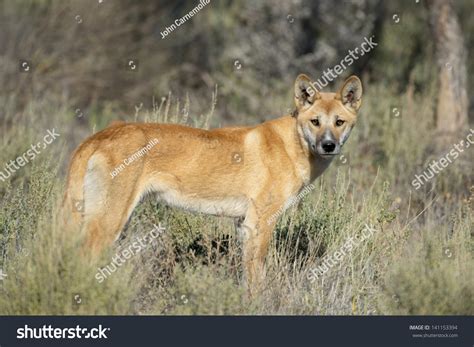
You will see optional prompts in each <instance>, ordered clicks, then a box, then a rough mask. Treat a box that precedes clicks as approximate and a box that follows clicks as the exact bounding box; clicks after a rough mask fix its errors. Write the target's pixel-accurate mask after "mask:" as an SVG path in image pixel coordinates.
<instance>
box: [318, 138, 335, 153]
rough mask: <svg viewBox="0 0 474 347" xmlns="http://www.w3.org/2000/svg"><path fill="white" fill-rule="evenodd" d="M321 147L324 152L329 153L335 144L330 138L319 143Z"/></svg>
mask: <svg viewBox="0 0 474 347" xmlns="http://www.w3.org/2000/svg"><path fill="white" fill-rule="evenodd" d="M321 147H323V149H324V152H326V153H331V152H332V151H334V150H335V149H336V144H335V143H334V142H332V141H331V140H328V141H324V142H323V143H321Z"/></svg>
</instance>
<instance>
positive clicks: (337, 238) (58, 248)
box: [0, 86, 474, 315]
mask: <svg viewBox="0 0 474 347" xmlns="http://www.w3.org/2000/svg"><path fill="white" fill-rule="evenodd" d="M430 93H431V92H430V91H427V92H426V94H421V95H416V96H412V95H409V94H403V95H401V96H397V97H395V96H393V93H392V92H391V91H390V90H389V89H387V88H385V87H383V86H380V88H376V87H375V88H373V89H372V90H369V91H368V92H367V95H366V96H365V100H364V101H365V103H364V106H363V110H362V114H361V117H360V120H359V123H358V124H357V126H356V129H355V130H354V133H353V135H352V136H351V138H350V140H349V142H348V144H347V145H346V147H345V149H344V154H346V158H348V161H347V162H344V161H342V160H336V161H335V163H333V164H332V166H331V167H330V169H329V170H328V171H327V172H326V173H325V174H324V175H323V176H322V177H321V178H319V179H318V180H317V181H316V182H315V186H316V189H315V190H314V191H313V192H311V193H310V194H308V196H306V197H305V198H304V200H303V201H302V202H301V203H300V204H299V206H296V207H294V208H291V209H290V210H288V211H286V212H285V214H284V215H283V216H282V217H281V218H280V220H279V223H278V226H277V229H276V231H275V233H274V239H273V241H272V244H271V249H270V254H269V257H268V259H267V279H266V284H265V287H264V289H263V290H262V292H261V293H260V294H259V295H258V296H257V297H254V298H252V299H249V298H248V297H247V296H246V293H245V291H244V290H243V287H242V278H241V277H242V274H241V268H242V266H241V259H240V254H241V249H240V245H239V242H238V241H237V238H236V235H235V233H234V228H233V223H232V221H231V220H228V219H225V218H219V217H209V216H205V215H200V214H190V213H186V212H183V211H179V210H175V209H171V208H168V207H166V206H163V205H161V204H158V203H157V202H156V201H154V200H153V199H148V200H146V201H144V202H143V203H142V204H140V206H139V207H138V208H137V210H136V211H135V212H134V213H133V215H132V218H131V220H130V222H129V224H128V226H127V229H126V230H125V231H124V233H123V236H122V238H121V239H120V240H119V242H118V244H117V245H115V246H114V248H113V249H111V250H109V252H108V253H107V254H104V255H103V257H101V259H98V260H96V261H93V262H92V261H89V260H87V259H88V258H87V256H86V255H85V254H83V253H82V252H81V250H80V247H79V244H80V241H81V240H80V238H79V236H78V235H75V234H73V233H71V232H68V230H63V229H62V228H61V225H58V223H56V221H55V215H56V210H57V205H58V201H60V196H61V191H62V189H63V184H64V171H65V162H67V158H68V156H69V154H70V151H71V149H72V148H73V147H74V146H75V145H77V143H78V142H79V141H80V140H82V139H83V138H85V137H86V136H87V135H89V134H91V133H92V132H93V131H94V130H95V131H96V130H98V129H100V128H102V127H104V126H105V125H106V124H107V123H108V122H109V120H112V119H113V118H114V115H113V112H112V111H110V112H108V111H107V109H105V110H102V111H101V113H100V114H98V113H97V114H95V113H94V112H93V111H90V112H89V114H88V115H87V117H86V118H87V119H80V120H79V119H77V118H75V117H74V112H73V111H71V110H74V106H73V104H72V103H71V102H69V101H68V100H67V99H66V100H64V99H59V100H58V99H55V98H54V97H50V98H48V97H47V98H46V100H42V101H39V99H32V100H31V101H30V103H29V105H28V107H27V108H26V109H25V112H24V113H23V114H22V117H21V119H19V118H15V117H14V116H15V113H14V109H15V107H14V105H15V101H14V100H11V101H10V103H6V104H5V105H6V106H4V108H5V110H4V111H5V115H6V117H5V118H4V120H3V121H2V122H3V123H2V124H0V132H1V134H2V137H1V138H2V142H3V144H2V148H4V150H2V152H1V153H0V163H2V164H3V163H7V162H8V161H9V160H12V159H13V158H16V157H17V156H19V155H21V154H22V153H24V151H25V150H26V149H28V148H29V146H30V144H31V143H35V142H37V141H38V136H41V134H42V130H46V129H48V128H51V127H57V129H58V131H59V132H60V133H61V137H60V138H59V139H58V140H57V141H56V142H54V143H53V144H51V145H50V146H49V147H48V148H47V149H45V151H44V152H43V153H41V154H40V155H38V157H37V158H35V160H34V161H32V162H31V163H29V164H28V165H26V166H25V167H23V168H21V169H20V170H18V171H17V172H16V173H15V175H12V177H10V178H9V179H8V180H7V181H6V182H0V196H1V197H2V199H1V202H0V255H1V257H0V268H1V269H3V272H4V273H6V274H7V277H5V278H4V279H3V280H2V281H0V314H76V313H77V314H160V315H162V314H171V315H173V314H290V315H293V314H295V315H298V314H309V315H313V314H329V315H332V314H348V315H351V314H354V315H371V314H388V315H390V314H473V313H474V300H473V295H474V283H473V281H474V273H473V269H474V266H473V265H474V261H473V242H472V230H473V225H474V223H473V213H472V211H473V200H474V196H473V191H472V189H473V188H471V187H472V185H473V182H472V165H473V164H472V160H471V161H469V158H472V154H471V153H469V152H468V150H467V151H466V152H465V153H463V154H462V156H460V158H459V159H458V160H457V161H455V162H453V163H452V164H451V165H450V166H449V167H448V168H447V169H446V170H445V171H443V173H442V174H440V175H439V176H437V177H435V178H434V179H433V180H432V182H430V184H427V185H426V187H423V188H422V189H420V191H415V190H414V189H413V188H412V187H411V185H410V182H411V181H412V179H413V176H414V174H415V173H419V172H421V171H422V170H423V169H424V167H426V164H427V160H428V159H429V158H437V157H439V155H438V152H437V150H436V149H435V148H434V147H433V143H432V141H431V136H434V132H433V124H431V123H430V122H420V119H432V97H431V95H430ZM170 100H171V99H170V97H167V98H165V99H163V100H162V101H161V102H160V103H154V107H152V109H150V110H146V109H144V108H140V107H138V108H137V111H136V114H135V115H134V116H132V117H130V119H129V120H130V121H133V120H135V119H136V120H139V121H168V122H182V123H188V124H192V125H195V126H201V127H208V126H209V124H210V123H211V122H212V118H211V116H212V113H213V110H214V107H215V103H216V96H215V95H214V96H213V98H212V100H211V107H210V111H209V113H208V114H204V115H203V116H201V117H191V116H189V115H190V114H191V112H190V104H189V101H186V102H185V103H184V104H181V105H177V104H176V102H171V101H170ZM10 104H11V105H13V106H12V107H11V108H9V106H8V105H10ZM399 104H401V105H403V114H402V117H399V118H395V117H393V116H391V115H390V109H391V107H392V106H393V105H399ZM183 105H184V107H183ZM12 119H15V120H16V121H15V123H13V122H11V120H12ZM94 120H95V121H94ZM33 122H34V125H35V126H34V129H35V130H32V128H31V126H30V124H32V123H33ZM78 122H79V123H82V127H80V128H79V131H76V129H77V124H78ZM84 122H90V123H89V124H84ZM421 133H423V134H426V135H424V136H420V134H421ZM459 136H460V139H462V138H463V136H464V134H459ZM448 149H449V148H442V150H444V152H446V151H447V150H448ZM470 150H471V151H472V149H470ZM441 152H442V153H444V152H443V151H441ZM469 189H471V191H470V190H469ZM158 223H161V224H162V225H165V227H166V231H165V232H164V233H163V235H162V236H160V238H159V240H158V241H157V242H156V243H153V244H150V245H148V246H147V247H146V248H145V249H144V250H143V251H142V252H140V253H139V254H138V255H136V256H134V257H133V258H132V259H130V260H129V261H128V262H127V263H126V264H125V265H124V266H122V267H120V268H118V269H117V271H116V272H114V273H113V274H112V275H110V276H109V277H108V278H107V279H106V280H105V281H104V282H102V283H98V281H97V280H96V279H95V274H96V272H97V269H98V268H99V267H103V266H104V265H105V264H108V263H110V260H111V257H112V256H113V254H115V253H116V252H117V249H118V247H119V246H120V245H124V244H127V242H128V241H131V240H132V239H133V238H134V237H136V236H138V235H144V233H146V232H148V231H149V230H151V229H152V228H153V224H158ZM365 224H369V225H372V226H373V227H374V228H375V229H376V230H377V231H376V232H375V233H374V235H373V236H371V237H370V238H368V239H367V240H365V241H364V242H362V243H361V244H360V245H358V246H357V247H354V249H353V250H352V251H351V252H350V253H349V254H348V255H347V256H345V257H344V258H343V259H342V260H341V261H340V262H338V263H337V264H336V265H335V266H333V267H332V268H331V269H330V270H329V271H328V272H327V273H326V274H324V276H322V278H320V279H318V280H317V281H316V282H314V283H311V282H310V281H309V280H308V273H309V270H310V269H312V268H314V267H315V266H318V265H319V264H320V262H321V259H322V257H324V256H325V255H326V254H332V253H334V252H335V251H337V250H338V249H340V248H341V246H342V245H343V244H344V243H345V242H346V241H347V239H348V238H349V237H351V236H353V235H354V234H355V233H357V232H359V231H360V230H361V229H362V228H363V227H364V225H365ZM449 254H451V255H452V256H451V257H448V255H449Z"/></svg>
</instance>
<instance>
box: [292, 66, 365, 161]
mask: <svg viewBox="0 0 474 347" xmlns="http://www.w3.org/2000/svg"><path fill="white" fill-rule="evenodd" d="M361 97H362V83H361V82H360V80H359V78H357V77H356V76H351V77H349V78H348V79H347V80H346V81H345V82H344V84H343V85H342V87H341V89H340V90H339V91H338V92H337V93H320V92H318V91H317V90H316V89H315V87H314V86H313V84H312V82H311V80H310V79H309V77H308V76H306V75H299V76H298V77H297V78H296V81H295V103H296V111H295V113H294V116H295V117H296V119H297V124H298V125H297V126H298V132H299V134H300V136H301V137H303V139H304V143H306V144H307V146H308V149H309V151H311V153H312V154H313V155H315V156H320V157H322V158H330V157H332V156H334V155H336V154H339V153H340V151H341V147H342V146H343V145H344V142H346V140H347V139H348V137H349V134H350V132H351V130H352V127H353V126H354V124H355V121H356V119H357V111H358V110H359V108H360V105H361Z"/></svg>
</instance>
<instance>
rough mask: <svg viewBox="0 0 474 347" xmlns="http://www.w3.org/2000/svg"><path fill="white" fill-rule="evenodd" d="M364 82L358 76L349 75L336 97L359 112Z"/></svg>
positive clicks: (347, 106)
mask: <svg viewBox="0 0 474 347" xmlns="http://www.w3.org/2000/svg"><path fill="white" fill-rule="evenodd" d="M361 98H362V82H361V81H360V79H359V78H358V77H357V76H354V75H353V76H351V77H349V78H348V79H347V80H346V81H345V82H344V84H343V86H342V87H341V89H339V92H338V93H337V94H336V99H338V100H341V102H342V104H343V105H344V106H345V107H346V108H348V109H349V110H351V111H352V112H357V111H358V110H359V108H360V105H361V104H362V99H361Z"/></svg>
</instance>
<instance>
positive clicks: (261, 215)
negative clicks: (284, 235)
mask: <svg viewBox="0 0 474 347" xmlns="http://www.w3.org/2000/svg"><path fill="white" fill-rule="evenodd" d="M280 206H281V204H276V203H273V202H272V203H268V201H267V203H263V204H262V203H260V204H259V205H258V206H257V204H256V203H253V204H251V205H250V207H249V209H248V211H247V214H246V217H245V220H244V222H243V224H242V226H241V227H240V228H241V231H242V233H243V235H242V236H243V240H242V241H243V242H242V243H243V254H242V260H243V264H244V281H245V284H246V286H247V289H248V290H249V293H250V295H255V294H256V293H258V292H259V291H261V290H262V289H263V282H264V280H265V258H266V256H267V253H268V245H269V243H270V240H271V238H272V233H273V230H274V228H275V224H276V219H275V218H273V216H274V213H276V211H278V209H279V208H280Z"/></svg>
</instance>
